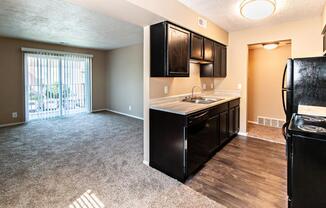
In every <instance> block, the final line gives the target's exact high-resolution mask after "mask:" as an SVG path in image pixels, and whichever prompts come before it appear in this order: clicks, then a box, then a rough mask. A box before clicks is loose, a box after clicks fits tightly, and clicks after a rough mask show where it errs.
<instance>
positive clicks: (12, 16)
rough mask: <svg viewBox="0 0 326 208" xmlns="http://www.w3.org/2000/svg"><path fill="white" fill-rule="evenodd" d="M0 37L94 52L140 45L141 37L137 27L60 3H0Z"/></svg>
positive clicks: (38, 0)
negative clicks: (92, 50)
mask: <svg viewBox="0 0 326 208" xmlns="http://www.w3.org/2000/svg"><path fill="white" fill-rule="evenodd" d="M108 6H109V5H108ZM0 36H5V37H15V38H22V39H28V40H36V41H42V42H49V43H62V42H64V44H65V45H70V46H79V47H85V48H96V49H113V48H119V47H123V46H128V45H132V44H136V43H141V42H142V37H143V36H142V28H141V27H140V26H136V25H134V24H130V23H127V22H124V21H120V20H117V19H114V18H112V17H109V16H107V15H105V14H101V13H99V12H95V11H91V10H88V9H86V8H84V7H81V6H78V5H76V4H73V3H71V2H67V1H64V0H1V1H0Z"/></svg>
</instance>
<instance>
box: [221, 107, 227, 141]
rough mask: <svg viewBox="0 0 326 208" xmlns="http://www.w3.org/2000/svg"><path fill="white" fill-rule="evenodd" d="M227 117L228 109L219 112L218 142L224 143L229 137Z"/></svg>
mask: <svg viewBox="0 0 326 208" xmlns="http://www.w3.org/2000/svg"><path fill="white" fill-rule="evenodd" d="M228 117H229V112H228V111H224V112H222V113H220V128H219V136H220V144H223V143H225V142H226V141H227V140H228V139H229V132H228Z"/></svg>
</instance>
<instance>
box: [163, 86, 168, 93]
mask: <svg viewBox="0 0 326 208" xmlns="http://www.w3.org/2000/svg"><path fill="white" fill-rule="evenodd" d="M168 93H169V87H168V86H164V94H168Z"/></svg>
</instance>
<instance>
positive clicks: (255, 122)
mask: <svg viewBox="0 0 326 208" xmlns="http://www.w3.org/2000/svg"><path fill="white" fill-rule="evenodd" d="M248 123H251V124H258V122H257V121H248Z"/></svg>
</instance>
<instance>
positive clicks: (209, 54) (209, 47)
mask: <svg viewBox="0 0 326 208" xmlns="http://www.w3.org/2000/svg"><path fill="white" fill-rule="evenodd" d="M213 60H214V41H212V40H209V39H207V38H204V61H213Z"/></svg>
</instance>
